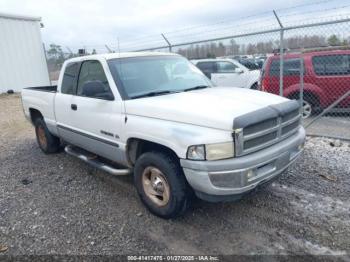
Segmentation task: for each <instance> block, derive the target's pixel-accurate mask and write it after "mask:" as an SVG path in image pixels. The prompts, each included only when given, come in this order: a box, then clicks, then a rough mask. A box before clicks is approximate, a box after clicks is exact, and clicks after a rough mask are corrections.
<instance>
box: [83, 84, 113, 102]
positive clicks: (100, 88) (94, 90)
mask: <svg viewBox="0 0 350 262" xmlns="http://www.w3.org/2000/svg"><path fill="white" fill-rule="evenodd" d="M106 89H107V88H106V86H105V85H104V84H103V83H102V81H100V80H94V81H88V82H85V83H84V84H83V86H82V95H83V96H87V97H96V98H102V99H106V100H114V96H113V95H112V94H111V92H109V91H107V92H106Z"/></svg>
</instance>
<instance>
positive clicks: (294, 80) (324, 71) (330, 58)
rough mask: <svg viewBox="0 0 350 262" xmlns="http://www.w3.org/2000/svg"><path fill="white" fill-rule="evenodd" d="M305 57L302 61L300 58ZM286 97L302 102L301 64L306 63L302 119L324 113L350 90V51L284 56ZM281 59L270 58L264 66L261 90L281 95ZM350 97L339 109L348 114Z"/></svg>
mask: <svg viewBox="0 0 350 262" xmlns="http://www.w3.org/2000/svg"><path fill="white" fill-rule="evenodd" d="M301 57H302V59H301ZM283 60H284V62H283V86H284V89H283V96H285V97H288V98H291V99H299V95H300V88H301V86H300V73H301V70H300V69H301V61H303V63H304V66H303V67H304V71H303V75H304V93H303V98H304V101H303V107H304V110H303V111H304V112H303V117H304V118H308V117H310V116H311V115H312V114H313V113H315V112H317V111H321V110H323V109H325V108H327V107H328V106H329V105H331V104H332V103H333V102H335V101H336V100H337V99H338V98H340V97H341V96H342V95H344V94H345V93H346V92H347V91H349V90H350V50H328V51H307V52H304V53H303V54H302V56H301V54H286V55H284V56H283ZM279 77H280V56H279V55H275V56H271V57H269V58H268V59H267V60H266V62H265V64H264V67H263V70H262V73H261V80H260V84H261V86H260V89H261V90H262V91H265V92H269V93H273V94H279ZM349 107H350V97H348V98H346V99H344V100H343V101H342V102H341V103H340V104H339V105H338V107H337V110H339V111H348V109H349Z"/></svg>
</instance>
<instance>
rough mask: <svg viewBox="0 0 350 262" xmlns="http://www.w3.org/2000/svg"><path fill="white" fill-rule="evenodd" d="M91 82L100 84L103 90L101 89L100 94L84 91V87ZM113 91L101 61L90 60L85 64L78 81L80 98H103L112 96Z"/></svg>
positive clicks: (82, 66)
mask: <svg viewBox="0 0 350 262" xmlns="http://www.w3.org/2000/svg"><path fill="white" fill-rule="evenodd" d="M89 82H100V84H102V85H101V86H103V88H101V89H100V88H99V89H98V92H88V93H86V92H85V91H86V90H83V86H84V85H86V84H87V83H89ZM111 93H112V92H111V90H110V87H109V84H108V80H107V77H106V74H105V72H104V70H103V67H102V65H101V64H100V62H99V61H96V60H89V61H85V62H83V64H82V65H81V68H80V73H79V80H78V90H77V95H78V96H87V97H92V98H103V97H105V96H106V95H108V94H111Z"/></svg>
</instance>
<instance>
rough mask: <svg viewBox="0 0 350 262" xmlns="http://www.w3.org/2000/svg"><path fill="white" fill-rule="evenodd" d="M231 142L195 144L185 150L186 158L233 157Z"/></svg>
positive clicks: (213, 158)
mask: <svg viewBox="0 0 350 262" xmlns="http://www.w3.org/2000/svg"><path fill="white" fill-rule="evenodd" d="M234 154H235V152H234V144H233V142H226V143H217V144H208V145H195V146H190V147H189V148H188V150H187V158H188V159H192V160H219V159H225V158H231V157H234Z"/></svg>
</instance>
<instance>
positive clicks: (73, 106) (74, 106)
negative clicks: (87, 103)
mask: <svg viewBox="0 0 350 262" xmlns="http://www.w3.org/2000/svg"><path fill="white" fill-rule="evenodd" d="M70 108H71V109H72V110H74V111H76V110H77V109H78V106H77V105H76V104H71V105H70Z"/></svg>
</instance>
